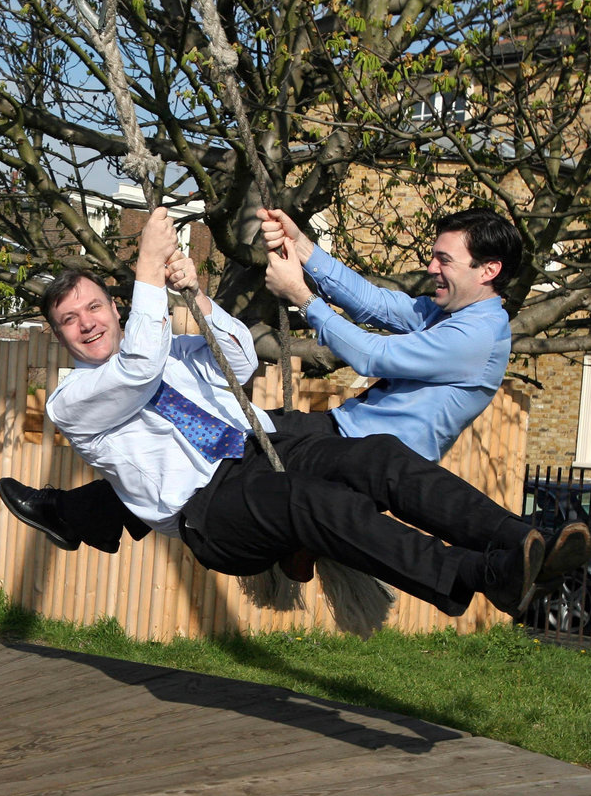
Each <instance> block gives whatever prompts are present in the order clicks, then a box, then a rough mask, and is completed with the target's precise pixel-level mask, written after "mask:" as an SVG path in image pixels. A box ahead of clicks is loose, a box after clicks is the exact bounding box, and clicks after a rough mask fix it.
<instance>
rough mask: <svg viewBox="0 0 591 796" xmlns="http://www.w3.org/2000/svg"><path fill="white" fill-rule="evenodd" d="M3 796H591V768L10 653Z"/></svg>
mask: <svg viewBox="0 0 591 796" xmlns="http://www.w3.org/2000/svg"><path fill="white" fill-rule="evenodd" d="M0 674H1V680H0V705H1V711H2V712H1V721H0V794H1V796H58V794H59V796H66V795H67V794H77V796H136V795H137V796H181V794H182V795H183V796H197V795H198V794H207V795H208V796H290V795H291V794H298V796H341V795H342V794H347V795H348V796H419V794H420V795H421V796H427V795H428V796H444V795H445V796H450V795H451V794H454V795H455V796H470V795H471V794H479V796H483V794H486V796H530V794H536V796H541V795H542V794H551V793H552V794H559V796H591V771H589V770H587V769H585V768H580V767H578V766H574V765H569V764H567V763H562V762H559V761H557V760H554V759H552V758H549V757H544V756H543V755H538V754H533V753H531V752H526V751H523V750H521V749H518V748H516V747H513V746H509V745H508V744H504V743H498V742H496V741H490V740H488V739H486V738H474V737H471V736H469V735H467V734H464V733H461V732H457V731H455V730H450V729H449V728H446V727H441V726H438V725H435V724H430V723H428V722H424V721H420V720H418V719H410V718H407V717H405V716H402V715H398V714H393V713H386V712H383V711H378V710H371V709H366V708H359V707H353V706H351V705H345V704H340V703H336V702H329V701H327V700H323V699H316V698H314V697H308V696H304V695H301V694H297V693H295V692H292V691H289V690H286V689H282V688H273V687H268V686H261V685H255V684H253V683H248V682H239V681H236V680H228V679H224V678H219V677H212V676H207V675H201V674H195V673H192V672H185V671H177V670H173V669H166V668H160V667H156V666H145V665H141V664H134V663H127V662H124V661H117V660H112V659H109V658H101V657H97V656H90V655H84V654H78V653H70V652H63V651H60V650H52V649H47V648H45V647H38V646H33V645H29V644H22V643H15V644H11V645H6V646H4V645H0Z"/></svg>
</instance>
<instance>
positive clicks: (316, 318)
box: [306, 296, 337, 332]
mask: <svg viewBox="0 0 591 796" xmlns="http://www.w3.org/2000/svg"><path fill="white" fill-rule="evenodd" d="M336 314H337V313H336V312H335V311H334V310H333V309H331V308H330V307H329V306H328V304H327V303H326V302H325V301H324V299H323V298H321V297H320V296H317V297H316V298H315V299H314V301H313V302H312V303H311V304H310V306H309V307H308V311H307V312H306V320H307V321H308V324H309V325H310V326H313V327H314V329H316V331H317V332H320V330H321V329H322V327H323V326H324V324H325V323H326V322H327V321H328V320H330V319H331V318H332V317H333V316H335V315H336Z"/></svg>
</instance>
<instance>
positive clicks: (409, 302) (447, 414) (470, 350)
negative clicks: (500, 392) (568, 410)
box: [304, 246, 511, 461]
mask: <svg viewBox="0 0 591 796" xmlns="http://www.w3.org/2000/svg"><path fill="white" fill-rule="evenodd" d="M304 268H305V270H306V272H307V273H308V274H309V275H310V276H311V277H312V278H313V279H314V281H315V282H316V284H317V286H318V292H319V294H320V296H321V297H322V298H318V299H316V300H314V301H313V302H312V303H311V304H310V306H309V307H308V313H307V318H308V322H309V324H310V325H311V326H312V327H313V328H314V329H316V331H317V332H318V340H319V342H320V343H321V344H323V345H327V346H328V347H329V348H330V349H331V350H332V352H333V353H334V354H335V355H336V356H338V357H340V358H341V359H342V360H344V361H345V362H346V363H347V364H349V365H350V366H351V367H352V368H353V369H354V370H355V371H357V373H359V374H360V375H362V376H377V377H385V378H387V379H388V382H387V384H386V385H385V386H384V387H383V388H374V389H372V390H371V391H370V393H369V395H368V397H367V398H366V399H365V400H358V399H357V398H350V399H348V400H347V401H345V403H344V404H343V405H342V406H340V407H339V408H337V409H333V410H332V414H333V416H334V418H335V420H336V422H337V424H338V427H339V429H340V432H341V434H342V435H343V436H345V437H365V436H367V435H368V434H394V435H395V436H396V437H398V438H399V439H401V440H402V441H403V442H404V443H405V444H406V445H408V446H409V447H410V448H412V449H413V450H415V451H417V453H420V454H421V455H422V456H425V458H427V459H430V460H432V461H438V460H439V459H441V457H442V456H443V454H444V453H445V452H446V451H447V450H448V449H449V448H450V447H451V445H453V443H454V442H455V440H456V439H457V437H458V436H459V435H460V433H461V432H462V431H463V430H464V429H465V428H466V427H467V426H468V425H469V424H470V423H471V422H472V421H473V420H474V418H476V417H477V416H478V415H479V414H480V413H481V412H482V411H483V410H484V409H485V408H486V407H487V406H488V404H489V403H490V401H491V400H492V398H493V396H494V394H495V392H496V391H497V389H498V388H499V386H500V384H501V382H502V380H503V376H504V374H505V369H506V367H507V362H508V361H509V353H510V350H511V330H510V327H509V317H508V315H507V313H506V312H505V310H504V309H503V307H502V303H501V299H500V297H499V296H495V297H493V298H490V299H486V300H484V301H478V302H475V303H474V304H470V305H469V306H467V307H464V308H463V309H461V310H458V311H457V312H454V313H452V314H451V315H448V316H445V315H444V314H443V313H442V312H441V310H440V309H439V307H438V306H437V305H436V304H435V303H434V302H433V301H432V300H431V299H430V298H429V297H428V296H420V297H419V298H416V299H413V298H410V297H409V296H407V295H406V294H405V293H402V292H399V291H393V290H387V289H384V288H378V287H376V286H375V285H372V284H371V283H370V282H368V281H367V280H366V279H364V278H363V277H361V276H360V275H359V274H356V273H355V272H354V271H352V270H351V269H350V268H347V267H346V266H345V265H343V263H341V262H339V261H338V260H335V259H334V258H333V257H331V256H330V255H329V254H327V253H326V252H324V251H323V250H322V249H320V248H319V247H318V246H315V247H314V251H313V253H312V256H311V257H310V259H309V260H308V262H307V263H306V265H305V266H304ZM323 298H324V299H326V302H331V303H333V304H336V305H338V306H339V307H341V308H342V309H343V310H345V312H346V313H347V314H348V315H349V316H350V317H351V318H352V319H353V320H354V321H355V322H356V323H361V324H366V325H371V326H373V327H377V328H379V329H383V330H387V331H389V332H392V334H389V335H383V334H378V333H375V332H368V331H365V330H364V329H360V328H359V327H358V326H356V325H355V324H354V323H351V322H350V321H348V320H347V319H346V318H343V317H342V316H340V315H338V314H337V313H336V312H334V310H332V309H331V308H330V307H329V306H328V304H327V303H326V302H325V301H324V300H322V299H323ZM441 318H443V319H442V320H441ZM433 323H435V324H436V325H435V326H431V325H432V324H433ZM429 327H430V328H429Z"/></svg>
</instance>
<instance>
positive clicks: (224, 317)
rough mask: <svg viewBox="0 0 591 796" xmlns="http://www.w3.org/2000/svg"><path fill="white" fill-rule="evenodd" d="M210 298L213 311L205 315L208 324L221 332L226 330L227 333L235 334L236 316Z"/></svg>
mask: <svg viewBox="0 0 591 796" xmlns="http://www.w3.org/2000/svg"><path fill="white" fill-rule="evenodd" d="M209 300H210V301H211V313H210V314H209V315H205V316H204V317H205V322H206V323H207V325H208V326H209V327H210V328H214V327H215V328H216V329H219V330H220V331H221V332H226V334H235V330H236V325H235V324H234V318H232V316H231V315H230V313H228V312H226V310H223V309H222V308H221V307H220V306H219V305H218V304H216V303H215V301H212V299H209Z"/></svg>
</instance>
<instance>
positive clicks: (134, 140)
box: [77, 0, 291, 472]
mask: <svg viewBox="0 0 591 796" xmlns="http://www.w3.org/2000/svg"><path fill="white" fill-rule="evenodd" d="M77 2H78V3H79V6H78V7H79V9H80V11H81V13H82V14H83V16H84V17H85V19H86V21H87V22H88V24H89V29H90V35H91V37H92V40H93V44H94V46H95V47H96V49H97V50H98V51H99V52H100V53H101V55H102V56H103V58H104V59H105V64H106V66H107V76H108V80H109V88H110V89H111V91H112V93H113V97H114V98H115V105H116V107H117V115H118V117H119V121H120V123H121V128H122V130H123V134H124V136H125V140H126V141H127V145H128V149H129V154H128V155H127V157H126V158H125V160H124V161H123V167H124V169H125V170H126V172H127V173H128V174H129V175H130V176H131V177H132V178H134V179H136V180H137V181H138V182H140V183H141V185H142V189H143V191H144V196H145V198H146V203H147V205H148V209H149V210H150V211H153V210H154V209H155V207H156V201H155V197H154V188H153V185H152V183H151V181H150V178H149V173H150V172H155V171H157V170H158V168H159V167H160V165H161V159H160V156H154V155H152V153H151V152H150V151H149V149H148V148H147V147H146V141H145V138H144V135H143V133H142V131H141V129H140V126H139V124H138V121H137V116H136V113H135V108H134V105H133V102H132V100H131V96H130V94H129V90H128V87H127V81H126V79H125V70H124V67H123V60H122V58H121V53H120V51H119V47H118V45H117V24H116V20H117V13H116V12H117V0H104V4H103V8H102V13H101V18H102V19H104V27H103V29H102V31H101V32H100V33H99V32H98V31H97V30H96V27H98V24H99V22H98V19H97V17H96V15H95V14H94V12H92V10H90V9H89V8H88V7H87V6H86V7H85V5H84V0H77ZM89 11H90V13H89ZM216 16H217V15H216ZM95 23H96V27H95ZM218 24H219V22H218ZM181 295H182V296H183V299H184V300H185V302H186V304H187V307H188V308H189V311H190V312H191V314H192V316H193V318H194V319H195V321H196V323H197V324H198V325H199V331H200V332H201V334H202V335H203V336H204V337H205V340H206V342H207V344H208V346H209V348H210V350H211V352H212V354H213V356H214V358H215V360H216V362H217V363H218V365H219V366H220V369H221V371H222V373H223V374H224V377H225V378H226V381H227V382H228V385H229V386H230V389H231V390H232V392H233V394H234V396H235V398H236V400H237V401H238V403H239V405H240V408H241V409H242V411H243V412H244V414H245V416H246V419H247V420H248V423H249V425H250V427H251V428H252V430H253V432H254V434H255V436H256V438H257V440H258V442H259V444H260V445H261V447H262V449H263V451H264V452H265V454H266V456H267V458H268V459H269V462H270V464H271V466H272V467H273V469H274V470H275V471H276V472H283V471H284V467H283V465H282V464H281V461H280V459H279V456H278V455H277V452H276V451H275V448H274V447H273V445H272V444H271V441H270V439H269V437H268V435H267V433H266V432H265V430H264V428H263V427H262V425H261V423H260V421H259V419H258V417H257V415H256V414H255V412H254V409H253V407H252V404H251V403H250V401H249V400H248V397H247V395H246V393H245V392H244V389H243V388H242V385H241V384H240V382H239V381H238V379H237V378H236V376H235V374H234V371H233V370H232V368H231V367H230V364H229V363H228V360H227V359H226V357H225V355H224V352H223V351H222V349H221V348H220V346H219V344H218V341H217V340H216V339H215V337H214V334H213V332H212V331H211V329H210V328H209V325H208V324H207V322H206V321H205V318H204V316H203V313H202V312H201V310H200V309H199V306H198V305H197V302H196V301H195V297H194V295H193V293H192V292H191V290H190V289H188V288H186V289H184V290H182V291H181ZM289 383H290V386H291V376H290V382H289Z"/></svg>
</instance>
